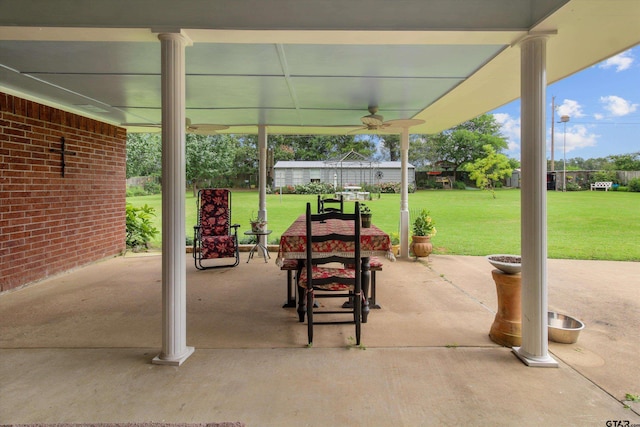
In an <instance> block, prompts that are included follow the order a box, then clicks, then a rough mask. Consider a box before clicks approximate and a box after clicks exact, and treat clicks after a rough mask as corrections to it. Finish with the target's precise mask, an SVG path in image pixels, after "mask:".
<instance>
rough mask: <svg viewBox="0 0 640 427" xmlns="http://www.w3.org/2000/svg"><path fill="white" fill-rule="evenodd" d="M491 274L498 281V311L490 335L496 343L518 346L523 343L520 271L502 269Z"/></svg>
mask: <svg viewBox="0 0 640 427" xmlns="http://www.w3.org/2000/svg"><path fill="white" fill-rule="evenodd" d="M491 275H492V276H493V280H494V281H495V282H496V292H497V294H498V312H497V313H496V316H495V319H494V321H493V324H492V325H491V331H490V332H489V337H490V338H491V340H492V341H493V342H495V343H496V344H500V345H503V346H505V347H518V346H520V345H521V343H522V319H521V317H522V308H521V305H520V293H521V286H522V285H521V276H520V273H516V274H507V273H504V272H502V271H500V270H493V271H492V272H491Z"/></svg>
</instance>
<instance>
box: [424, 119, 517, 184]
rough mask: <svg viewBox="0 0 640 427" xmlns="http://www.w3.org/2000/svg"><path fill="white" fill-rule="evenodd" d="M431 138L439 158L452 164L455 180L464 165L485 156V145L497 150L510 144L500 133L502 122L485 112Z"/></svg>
mask: <svg viewBox="0 0 640 427" xmlns="http://www.w3.org/2000/svg"><path fill="white" fill-rule="evenodd" d="M430 140H431V141H432V142H433V144H434V147H435V150H436V152H437V154H438V157H439V160H443V161H446V162H448V163H450V164H451V165H452V167H453V178H454V180H455V179H456V172H457V171H458V169H459V168H460V167H461V166H462V165H464V164H466V163H469V162H473V161H474V160H476V159H478V158H481V157H484V156H485V152H484V149H483V147H484V146H485V145H490V146H491V147H493V149H494V150H495V151H496V152H500V151H501V150H503V149H506V148H507V146H508V145H507V141H506V139H505V138H504V137H503V136H502V135H501V134H500V124H499V123H497V122H496V120H495V118H494V117H493V115H491V114H483V115H481V116H478V117H476V118H474V119H472V120H469V121H466V122H464V123H461V124H459V125H458V126H456V127H454V128H453V129H449V130H446V131H444V132H441V133H439V134H437V135H433V136H432V137H431V138H430Z"/></svg>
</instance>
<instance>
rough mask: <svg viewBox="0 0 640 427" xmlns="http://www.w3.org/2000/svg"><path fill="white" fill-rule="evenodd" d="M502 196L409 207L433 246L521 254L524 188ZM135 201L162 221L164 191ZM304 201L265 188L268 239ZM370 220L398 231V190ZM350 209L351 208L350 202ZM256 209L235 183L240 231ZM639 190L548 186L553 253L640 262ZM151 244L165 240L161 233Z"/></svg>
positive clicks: (449, 197)
mask: <svg viewBox="0 0 640 427" xmlns="http://www.w3.org/2000/svg"><path fill="white" fill-rule="evenodd" d="M496 195H497V198H496V199H493V198H492V197H491V194H490V193H488V192H485V191H442V190H438V191H419V192H416V193H412V194H409V211H410V212H411V211H413V210H415V209H418V208H420V209H421V208H426V209H428V210H430V211H431V215H432V217H433V218H434V220H435V221H436V228H437V230H438V234H437V235H436V236H435V237H434V238H433V239H432V243H433V245H434V253H436V254H449V255H487V254H492V253H514V254H517V253H520V191H519V190H502V191H500V190H498V191H497V192H496ZM127 202H128V203H131V204H133V205H134V206H142V205H144V204H148V205H149V206H151V207H153V208H155V209H156V212H157V217H156V218H155V223H156V226H157V227H158V229H160V228H161V211H162V206H161V196H160V195H154V196H141V197H130V198H127ZM307 202H311V203H312V208H313V209H315V205H316V196H315V195H287V194H285V195H282V196H280V195H268V196H267V212H268V228H269V229H270V230H273V233H272V234H271V236H270V242H273V243H276V242H278V241H279V237H280V235H281V234H282V232H284V230H286V228H287V227H288V226H289V225H290V224H291V223H292V222H293V220H294V219H295V218H297V217H298V215H300V214H302V213H304V210H305V206H306V203H307ZM367 205H369V207H370V208H371V210H372V212H373V223H374V224H375V225H376V226H378V227H380V228H381V229H383V230H384V231H386V232H387V233H391V232H396V231H398V223H399V216H400V214H399V211H400V195H399V194H382V195H381V197H380V199H377V198H376V197H375V196H374V199H373V200H371V201H368V202H367ZM346 206H347V208H346V209H347V210H350V209H352V208H351V207H350V204H349V203H347V205H346ZM257 211H258V193H257V192H256V191H255V190H253V191H247V190H244V191H243V190H234V192H233V195H232V221H233V222H234V223H239V224H240V225H241V227H240V235H241V236H242V237H244V236H243V235H242V233H243V232H244V231H246V230H248V229H249V217H250V216H251V214H252V212H253V213H254V214H255V213H256V212H257ZM638 212H640V193H628V192H612V191H608V192H604V191H576V192H566V193H561V192H553V191H550V192H547V243H548V255H549V258H569V259H597V260H615V261H640V245H639V244H638V241H640V221H639V220H638ZM195 223H196V201H195V198H194V197H193V195H192V194H191V193H190V192H188V193H187V197H186V233H187V236H192V235H193V225H195ZM152 244H153V246H160V244H161V236H160V237H159V238H158V239H157V240H156V241H154V242H152Z"/></svg>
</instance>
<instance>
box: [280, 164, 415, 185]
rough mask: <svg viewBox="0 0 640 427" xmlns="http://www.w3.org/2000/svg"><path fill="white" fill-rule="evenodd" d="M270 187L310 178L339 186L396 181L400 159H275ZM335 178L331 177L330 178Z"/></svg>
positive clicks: (412, 178) (411, 173) (411, 178)
mask: <svg viewBox="0 0 640 427" xmlns="http://www.w3.org/2000/svg"><path fill="white" fill-rule="evenodd" d="M408 168H409V170H408V172H409V179H408V181H409V183H414V182H415V178H416V169H415V167H414V166H413V165H411V164H409V165H408ZM273 169H274V172H275V179H274V187H275V188H279V187H286V186H288V185H304V184H308V183H310V182H326V183H330V184H333V183H334V182H335V183H336V184H337V185H338V186H339V187H344V186H348V185H361V184H379V183H385V182H400V180H401V174H402V163H401V162H342V163H335V162H324V161H279V162H278V163H276V164H275V166H274V167H273ZM334 180H335V181H334Z"/></svg>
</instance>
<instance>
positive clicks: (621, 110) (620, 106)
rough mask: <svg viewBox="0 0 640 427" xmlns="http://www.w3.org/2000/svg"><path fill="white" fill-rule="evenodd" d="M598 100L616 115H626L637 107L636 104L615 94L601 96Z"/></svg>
mask: <svg viewBox="0 0 640 427" xmlns="http://www.w3.org/2000/svg"><path fill="white" fill-rule="evenodd" d="M600 102H601V103H603V104H604V109H605V110H607V111H608V112H609V113H611V115H613V116H616V117H620V116H626V115H627V114H631V113H633V112H635V111H636V110H637V109H638V104H632V103H631V102H629V101H627V100H626V99H624V98H620V97H619V96H615V95H609V96H601V97H600Z"/></svg>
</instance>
